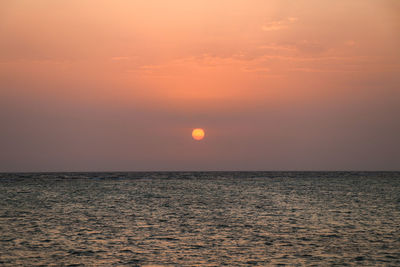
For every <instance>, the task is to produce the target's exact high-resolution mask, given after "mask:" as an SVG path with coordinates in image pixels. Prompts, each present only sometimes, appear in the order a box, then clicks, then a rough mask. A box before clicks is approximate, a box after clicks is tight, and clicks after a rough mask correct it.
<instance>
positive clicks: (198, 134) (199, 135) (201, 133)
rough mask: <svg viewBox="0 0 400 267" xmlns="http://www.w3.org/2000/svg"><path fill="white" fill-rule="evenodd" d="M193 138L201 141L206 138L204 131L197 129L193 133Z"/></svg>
mask: <svg viewBox="0 0 400 267" xmlns="http://www.w3.org/2000/svg"><path fill="white" fill-rule="evenodd" d="M192 137H193V139H194V140H197V141H200V140H202V139H203V138H204V130H203V129H201V128H196V129H194V130H193V131H192Z"/></svg>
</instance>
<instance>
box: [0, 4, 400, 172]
mask: <svg viewBox="0 0 400 267" xmlns="http://www.w3.org/2000/svg"><path fill="white" fill-rule="evenodd" d="M399 47H400V1H397V0H324V1H321V0H296V1H293V0H276V1H267V0H229V1H227V0H218V1H216V0H202V1H183V0H169V1H164V0H146V1H135V0H132V1H128V0H114V1H104V0H79V1H78V0H60V1H53V0H37V1H31V0H29V1H28V0H3V1H1V2H0V172H7V171H21V172H22V171H156V170H160V171H162V170H163V171H172V170H178V171H179V170H182V171H184V170H188V171H190V170H193V171H202V170H204V171H205V170H271V171H272V170H400V49H399ZM194 128H203V129H204V130H205V134H206V137H205V138H204V139H203V140H201V141H195V140H193V138H192V136H191V131H192V130H193V129H194Z"/></svg>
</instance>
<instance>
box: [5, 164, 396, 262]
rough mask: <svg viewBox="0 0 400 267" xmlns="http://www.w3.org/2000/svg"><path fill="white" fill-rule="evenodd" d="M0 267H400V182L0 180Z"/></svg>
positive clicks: (102, 176) (385, 175)
mask: <svg viewBox="0 0 400 267" xmlns="http://www.w3.org/2000/svg"><path fill="white" fill-rule="evenodd" d="M0 266H400V172H108V173H107V172H103V173H95V172H93V173H1V174H0Z"/></svg>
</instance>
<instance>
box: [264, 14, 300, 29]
mask: <svg viewBox="0 0 400 267" xmlns="http://www.w3.org/2000/svg"><path fill="white" fill-rule="evenodd" d="M297 20H298V19H297V18H294V17H289V18H286V19H280V20H271V21H268V22H266V23H265V24H264V25H262V26H261V30H263V31H265V32H268V31H278V30H282V29H286V28H289V26H290V25H291V24H293V23H295V22H296V21H297Z"/></svg>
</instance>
